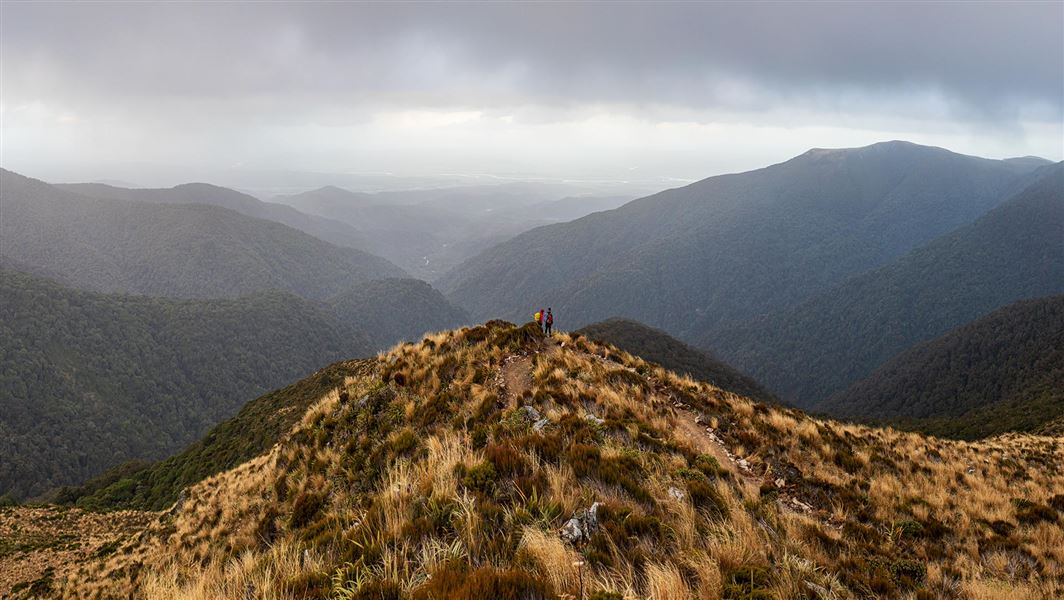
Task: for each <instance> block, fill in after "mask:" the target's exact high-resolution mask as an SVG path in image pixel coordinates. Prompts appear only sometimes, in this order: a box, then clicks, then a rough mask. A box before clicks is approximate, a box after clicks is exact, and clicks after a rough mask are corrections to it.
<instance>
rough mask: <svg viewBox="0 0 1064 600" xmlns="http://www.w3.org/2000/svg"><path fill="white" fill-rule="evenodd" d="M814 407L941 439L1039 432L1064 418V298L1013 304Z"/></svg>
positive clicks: (917, 349)
mask: <svg viewBox="0 0 1064 600" xmlns="http://www.w3.org/2000/svg"><path fill="white" fill-rule="evenodd" d="M816 408H817V410H820V411H823V412H826V413H830V414H833V415H840V416H848V417H853V418H861V419H866V420H874V421H879V422H890V423H895V424H898V423H901V424H904V425H906V426H909V427H915V428H919V429H921V430H923V431H927V432H930V433H934V434H936V435H950V436H960V437H966V438H977V437H985V436H987V435H993V434H996V433H1001V432H1004V431H1032V430H1036V429H1038V428H1039V427H1040V426H1042V425H1043V424H1045V423H1047V422H1049V421H1051V420H1053V419H1054V418H1058V417H1061V416H1064V296H1052V297H1049V298H1040V299H1037V300H1023V301H1020V302H1015V303H1013V304H1010V305H1008V306H1006V307H1004V308H1000V309H998V310H996V311H994V312H992V313H990V314H989V315H987V316H985V317H982V318H980V319H977V320H975V321H974V322H972V323H969V324H967V325H963V326H961V327H958V328H956V329H953V330H952V331H950V332H948V333H946V334H945V335H943V336H941V337H938V338H936V339H934V340H931V341H928V342H924V343H922V344H918V345H916V346H914V347H913V348H910V349H909V350H906V351H904V352H902V353H901V354H899V355H897V356H895V357H894V358H892V359H890V360H889V361H887V363H886V364H884V365H883V366H881V367H879V368H878V369H876V370H875V371H874V372H873V373H872V374H871V375H869V376H868V377H866V378H864V379H862V380H861V381H858V382H857V383H855V384H853V385H851V386H850V387H849V388H847V389H846V390H845V391H843V392H840V393H838V394H835V395H834V396H832V397H830V398H828V399H827V400H826V401H824V402H822V403H820V404H818V405H817V406H816Z"/></svg>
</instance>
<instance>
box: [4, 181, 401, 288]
mask: <svg viewBox="0 0 1064 600" xmlns="http://www.w3.org/2000/svg"><path fill="white" fill-rule="evenodd" d="M0 208H2V210H3V215H4V218H3V219H2V221H0V254H2V255H3V256H4V258H5V259H11V260H13V261H16V262H18V263H21V264H24V265H27V266H29V267H32V268H34V269H40V270H41V271H42V272H46V273H54V274H56V275H58V276H59V277H61V278H62V279H63V280H64V281H66V282H69V283H71V284H72V285H75V286H77V287H79V288H83V289H90V290H95V291H106V292H127V293H137V294H148V295H157V296H169V297H179V298H209V297H237V296H241V295H246V294H250V293H255V292H259V291H263V290H269V289H279V290H285V291H289V292H292V293H295V294H297V295H299V296H303V297H307V298H325V297H327V296H331V295H334V294H337V293H340V292H343V291H346V290H348V289H350V288H351V287H353V286H354V285H355V283H356V282H359V281H366V280H369V279H376V278H380V277H401V276H403V275H404V273H403V272H402V271H401V270H400V269H399V268H398V267H396V266H395V265H393V264H391V263H389V262H388V261H386V260H384V259H382V258H379V257H377V256H373V255H371V254H367V253H365V252H362V251H360V250H355V249H352V248H340V247H338V246H333V245H332V244H329V243H327V242H324V241H322V240H319V239H317V238H315V237H313V236H311V235H308V234H306V233H303V232H301V231H297V230H295V229H292V228H290V227H287V226H285V225H281V224H279V223H274V222H271V221H266V220H262V219H255V218H251V217H247V216H245V215H242V214H239V213H236V212H233V211H231V210H227V209H222V208H218V207H214V206H205V205H193V204H189V205H183V204H180V205H179V204H158V205H156V204H148V203H144V202H132V201H122V200H101V199H95V198H88V197H85V196H80V195H77V194H74V193H71V192H68V191H65V190H61V189H58V188H56V187H53V186H50V185H48V184H46V183H44V182H41V181H38V180H35V179H30V178H28V177H23V176H21V175H18V174H16V173H12V172H10V171H6V170H3V171H0Z"/></svg>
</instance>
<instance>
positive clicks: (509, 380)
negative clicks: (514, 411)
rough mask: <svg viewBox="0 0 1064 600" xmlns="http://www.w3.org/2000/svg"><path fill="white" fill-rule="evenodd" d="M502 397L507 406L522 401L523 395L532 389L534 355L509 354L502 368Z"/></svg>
mask: <svg viewBox="0 0 1064 600" xmlns="http://www.w3.org/2000/svg"><path fill="white" fill-rule="evenodd" d="M500 374H501V376H502V377H501V382H500V387H501V391H502V399H503V401H505V402H506V405H507V406H510V407H515V406H517V405H519V404H520V403H521V396H522V395H524V393H525V392H526V391H527V390H530V389H532V356H529V355H521V354H515V355H513V356H507V357H506V358H505V359H504V360H503V363H502V368H501V369H500Z"/></svg>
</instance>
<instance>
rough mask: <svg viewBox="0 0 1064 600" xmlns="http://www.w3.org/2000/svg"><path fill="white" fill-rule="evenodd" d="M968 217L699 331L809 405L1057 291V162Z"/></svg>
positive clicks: (1063, 189)
mask: <svg viewBox="0 0 1064 600" xmlns="http://www.w3.org/2000/svg"><path fill="white" fill-rule="evenodd" d="M1036 175H1037V179H1036V180H1035V181H1034V183H1031V184H1030V185H1029V186H1028V187H1027V188H1025V189H1024V190H1023V191H1021V192H1020V193H1018V194H1016V195H1014V196H1013V197H1011V198H1010V199H1008V200H1007V201H1005V202H1004V203H1003V204H1002V205H1001V206H999V207H997V208H996V209H994V210H992V211H990V212H989V213H987V214H986V215H984V216H983V217H981V218H980V219H978V220H977V221H975V222H974V223H972V224H970V225H966V226H963V227H961V228H958V229H957V230H956V231H953V232H951V233H949V234H948V235H945V236H942V237H940V238H938V239H936V240H934V241H932V242H931V243H929V244H927V245H926V246H923V247H921V248H919V249H916V250H913V251H912V252H910V253H909V254H907V255H905V256H903V257H901V258H899V259H898V260H896V261H894V262H893V263H891V264H889V265H887V266H885V267H882V268H880V269H878V270H874V271H871V272H869V273H866V274H862V275H860V276H857V277H854V278H852V279H850V280H848V281H846V282H843V283H841V284H839V285H838V286H836V287H834V288H831V289H828V290H826V291H824V292H822V293H821V294H818V295H817V296H815V297H813V298H810V299H809V300H807V301H805V302H803V303H802V304H799V305H797V306H795V307H792V308H789V309H786V310H783V311H780V312H777V313H774V314H770V315H766V316H764V317H760V318H758V319H754V320H753V321H752V322H750V323H744V324H742V325H740V326H736V327H734V328H732V329H724V330H721V331H720V332H717V333H715V334H711V335H707V336H705V337H703V338H702V341H703V343H704V344H706V345H709V346H712V347H714V348H717V349H718V350H719V352H720V354H721V356H722V357H723V358H724V359H725V360H727V361H729V362H730V363H731V364H733V365H735V366H736V367H738V368H740V369H743V370H745V371H746V372H748V373H750V374H751V375H752V376H753V377H756V378H757V379H758V381H761V382H763V383H764V384H765V385H766V386H768V387H769V389H772V390H773V391H775V392H777V393H778V394H780V395H781V396H782V397H783V398H784V399H789V400H792V401H794V402H796V403H798V404H799V406H804V407H809V406H812V405H815V404H816V403H817V402H818V401H820V400H823V399H826V398H827V397H829V396H830V395H832V394H834V393H837V392H840V391H841V390H843V389H845V388H846V387H847V386H848V385H849V384H851V383H853V382H855V381H857V380H858V379H861V378H863V377H865V376H867V375H869V374H870V373H871V372H872V371H873V370H874V369H875V368H876V367H878V366H879V365H881V364H882V363H883V362H885V361H886V360H888V359H890V358H891V357H892V356H894V355H895V354H897V353H899V352H901V351H903V350H906V349H907V348H909V347H910V346H912V345H913V344H916V343H919V342H922V341H925V340H929V339H932V338H934V337H936V336H938V335H940V334H943V333H945V332H946V331H948V330H949V329H951V328H953V327H957V326H959V325H963V324H965V323H967V322H969V321H972V320H973V319H976V318H978V317H980V316H982V315H985V314H986V313H988V312H990V311H992V310H994V309H996V308H998V307H1000V306H1004V305H1005V304H1008V303H1010V302H1014V301H1016V300H1020V299H1023V298H1035V297H1039V296H1048V295H1052V294H1060V293H1064V242H1062V240H1064V164H1056V165H1052V166H1048V167H1043V168H1041V169H1039V171H1038V172H1037V174H1036Z"/></svg>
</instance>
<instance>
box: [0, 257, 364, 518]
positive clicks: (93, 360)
mask: <svg viewBox="0 0 1064 600" xmlns="http://www.w3.org/2000/svg"><path fill="white" fill-rule="evenodd" d="M373 352H375V347H374V346H373V345H372V343H371V342H370V341H369V340H368V339H367V338H366V337H365V336H363V335H362V334H359V333H357V332H356V331H355V330H352V329H350V328H347V327H345V326H343V325H342V324H341V323H339V322H337V320H336V318H335V317H334V316H333V315H332V314H331V313H329V311H328V310H327V309H325V308H322V307H318V306H315V305H312V304H310V303H308V302H306V301H304V300H301V299H299V298H297V297H295V296H291V295H288V294H283V293H279V292H269V293H263V294H259V295H255V296H249V297H245V298H239V299H235V300H210V301H187V300H165V299H158V298H146V297H134V296H114V295H103V294H97V293H93V292H84V291H76V290H71V289H68V288H64V287H62V286H60V285H58V284H56V283H53V282H51V281H47V280H43V279H39V278H36V277H33V276H29V275H25V274H22V273H18V272H14V271H7V270H2V271H0V365H2V367H0V496H2V495H4V494H5V493H10V494H13V495H14V496H16V497H27V496H32V495H36V494H40V493H43V492H44V491H46V490H47V489H49V488H51V487H53V486H57V485H66V484H73V483H76V482H80V481H84V480H85V479H87V478H89V477H92V476H95V475H97V474H99V473H100V472H102V471H103V470H105V469H107V468H110V467H113V466H115V465H117V464H119V463H122V462H124V461H127V460H130V459H134V458H138V459H155V458H161V457H164V456H166V455H168V454H170V453H172V452H175V451H177V450H179V449H181V448H182V447H184V446H186V445H188V444H189V443H190V442H192V441H193V440H195V439H197V438H199V437H200V436H201V435H203V434H204V433H205V432H206V431H207V429H208V428H209V427H211V426H212V425H214V424H216V423H218V422H219V421H221V420H222V419H224V418H226V417H228V416H230V415H232V414H233V413H234V412H236V411H237V409H239V408H240V407H241V406H242V405H243V404H244V403H245V402H246V401H248V400H249V399H251V398H254V397H255V396H257V395H259V394H262V393H263V392H266V391H267V390H270V389H272V388H275V387H277V386H279V385H281V384H284V383H287V382H289V381H292V380H293V379H295V378H296V377H301V376H303V375H305V374H306V373H309V372H311V371H313V370H314V369H315V368H317V367H318V366H320V365H322V364H327V363H330V362H333V361H336V360H339V359H341V358H350V357H354V356H366V355H369V354H372V353H373Z"/></svg>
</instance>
